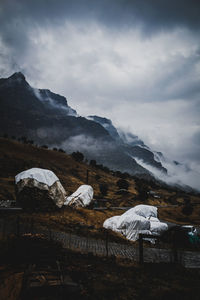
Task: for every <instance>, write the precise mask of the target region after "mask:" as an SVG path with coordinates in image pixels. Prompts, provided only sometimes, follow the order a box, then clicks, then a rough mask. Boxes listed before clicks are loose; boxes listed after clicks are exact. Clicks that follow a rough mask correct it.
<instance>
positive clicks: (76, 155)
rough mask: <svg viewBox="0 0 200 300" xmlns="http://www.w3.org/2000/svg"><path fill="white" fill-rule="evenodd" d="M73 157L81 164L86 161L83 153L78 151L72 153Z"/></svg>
mask: <svg viewBox="0 0 200 300" xmlns="http://www.w3.org/2000/svg"><path fill="white" fill-rule="evenodd" d="M71 156H72V157H73V158H74V159H75V160H76V161H79V162H81V161H83V159H84V155H83V153H81V152H79V151H77V152H72V154H71Z"/></svg>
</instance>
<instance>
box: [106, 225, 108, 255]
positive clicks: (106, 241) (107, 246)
mask: <svg viewBox="0 0 200 300" xmlns="http://www.w3.org/2000/svg"><path fill="white" fill-rule="evenodd" d="M106 256H107V257H108V231H106Z"/></svg>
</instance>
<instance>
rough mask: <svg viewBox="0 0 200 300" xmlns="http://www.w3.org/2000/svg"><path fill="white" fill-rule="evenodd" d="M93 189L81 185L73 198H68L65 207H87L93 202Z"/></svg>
mask: <svg viewBox="0 0 200 300" xmlns="http://www.w3.org/2000/svg"><path fill="white" fill-rule="evenodd" d="M93 194H94V191H93V188H92V187H91V186H90V185H86V184H85V185H81V186H80V187H79V188H78V189H77V190H76V191H75V192H74V193H73V194H72V195H71V196H69V197H67V198H66V200H65V203H64V205H69V206H74V207H85V206H87V205H89V204H90V202H91V201H92V200H93Z"/></svg>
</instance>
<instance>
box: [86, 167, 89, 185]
mask: <svg viewBox="0 0 200 300" xmlns="http://www.w3.org/2000/svg"><path fill="white" fill-rule="evenodd" d="M88 182H89V170H87V174H86V184H88Z"/></svg>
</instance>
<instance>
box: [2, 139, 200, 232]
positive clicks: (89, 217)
mask: <svg viewBox="0 0 200 300" xmlns="http://www.w3.org/2000/svg"><path fill="white" fill-rule="evenodd" d="M32 167H39V168H45V169H49V170H52V171H53V172H54V173H55V174H56V175H57V176H58V177H59V179H60V181H61V183H62V185H63V186H64V188H65V190H66V191H67V194H68V195H70V194H71V193H72V192H74V191H75V190H76V189H77V188H78V187H79V186H80V185H81V184H86V176H87V171H89V184H90V185H92V187H93V188H94V198H96V199H97V198H104V199H105V198H106V199H107V203H106V204H105V203H104V205H106V206H107V207H109V206H112V207H113V206H115V207H116V206H128V207H130V206H135V205H137V204H141V203H143V204H151V205H157V206H165V207H159V217H160V218H162V219H164V220H169V221H173V222H177V223H195V224H200V220H199V215H200V205H195V206H193V211H192V213H191V214H190V215H188V216H187V215H185V214H183V213H182V209H183V204H184V203H186V202H187V201H190V202H191V203H192V204H195V203H198V202H200V197H199V196H198V195H192V194H186V193H184V192H181V191H179V190H177V189H173V188H167V187H162V186H161V185H159V184H155V183H148V182H145V181H143V180H139V182H138V180H136V179H135V178H133V177H128V178H126V180H127V181H128V183H129V189H128V193H126V194H124V195H121V194H119V188H118V187H117V185H116V183H117V181H118V180H119V179H120V178H119V177H118V176H117V175H120V174H118V173H116V172H111V171H110V172H109V171H107V172H104V171H103V170H100V169H98V168H96V167H92V166H90V165H88V163H85V162H78V161H76V160H74V159H73V158H72V157H71V156H70V155H67V154H65V153H62V152H59V151H54V150H49V149H44V148H41V147H36V146H34V145H30V144H23V143H20V142H17V141H15V140H11V139H6V138H0V200H6V199H15V182H14V177H15V175H16V174H18V173H19V172H21V171H24V170H26V169H29V168H32ZM100 184H107V185H108V193H107V195H106V196H102V195H101V192H100V189H99V185H100ZM138 185H140V189H138ZM141 185H142V187H144V189H145V190H149V191H150V190H154V191H155V192H156V194H157V195H159V197H158V198H155V197H154V196H152V195H150V194H148V197H147V199H146V200H145V201H144V200H142V198H141V197H140V195H142V194H141ZM138 191H139V193H138ZM101 205H102V204H101V202H100V204H99V206H101ZM169 205H170V206H169ZM172 205H175V206H172ZM166 206H167V207H166ZM122 213H123V211H121V210H111V209H108V210H105V211H102V212H101V211H94V210H89V209H78V210H74V209H71V208H64V209H62V210H61V211H58V212H52V213H46V214H42V213H35V214H32V216H31V217H32V218H35V219H36V220H37V221H41V222H44V223H50V224H51V225H52V226H59V227H60V228H62V229H64V228H66V225H68V230H69V229H70V228H71V230H72V228H73V226H74V225H77V224H78V225H79V226H80V224H81V226H82V227H84V228H87V227H89V226H94V229H95V230H98V229H99V228H102V224H103V221H104V220H105V219H106V218H108V217H110V216H113V215H116V214H122ZM25 217H27V215H26V214H24V218H25ZM69 225H70V226H69Z"/></svg>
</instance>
